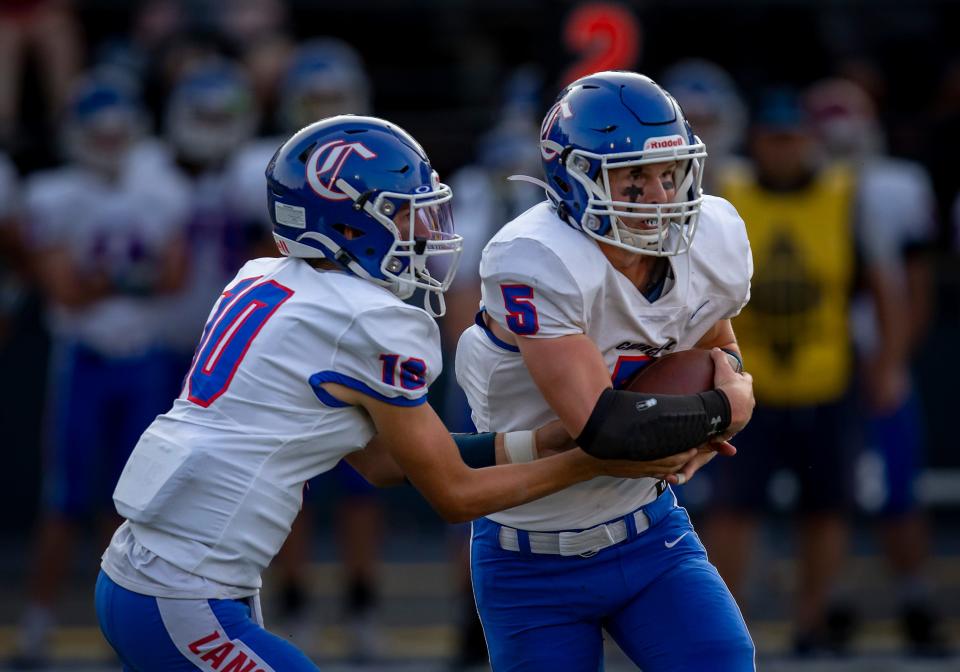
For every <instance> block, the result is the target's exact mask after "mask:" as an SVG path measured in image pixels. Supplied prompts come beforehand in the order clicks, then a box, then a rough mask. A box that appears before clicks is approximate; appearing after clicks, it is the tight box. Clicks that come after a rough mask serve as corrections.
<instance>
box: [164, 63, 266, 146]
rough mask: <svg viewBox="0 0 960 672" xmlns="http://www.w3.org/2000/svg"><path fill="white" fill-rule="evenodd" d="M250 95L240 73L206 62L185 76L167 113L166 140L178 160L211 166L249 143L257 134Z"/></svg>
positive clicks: (221, 64) (254, 111) (251, 93)
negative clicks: (182, 158) (174, 151)
mask: <svg viewBox="0 0 960 672" xmlns="http://www.w3.org/2000/svg"><path fill="white" fill-rule="evenodd" d="M256 124H257V115H256V109H255V105H254V101H253V90H252V89H251V88H250V84H249V82H248V81H247V78H246V77H245V76H244V74H243V72H242V71H241V70H240V69H239V67H237V66H235V65H233V64H232V63H230V62H228V61H220V60H215V61H210V62H208V63H203V64H201V65H199V66H197V67H196V68H194V69H191V70H189V71H188V72H187V73H185V74H184V75H183V76H182V77H181V78H180V80H179V81H178V82H177V84H176V86H175V87H174V89H173V94H172V95H171V97H170V102H169V104H168V105H167V110H166V134H167V137H168V138H169V140H170V142H171V143H172V144H173V146H174V147H175V148H176V150H177V154H179V155H180V156H182V157H184V158H186V159H187V160H189V161H193V162H196V163H199V164H203V165H207V164H214V163H218V162H221V161H224V160H226V159H227V158H228V157H229V156H230V154H231V153H232V152H233V151H234V150H236V149H237V148H238V147H240V146H241V145H242V144H243V143H244V142H246V141H247V140H249V139H250V138H251V137H252V136H253V134H254V131H255V130H256Z"/></svg>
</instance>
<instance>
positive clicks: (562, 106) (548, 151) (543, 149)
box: [540, 100, 573, 161]
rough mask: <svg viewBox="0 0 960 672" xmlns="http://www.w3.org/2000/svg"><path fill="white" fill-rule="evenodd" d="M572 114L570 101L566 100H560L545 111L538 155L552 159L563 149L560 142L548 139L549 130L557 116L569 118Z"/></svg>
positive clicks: (545, 158)
mask: <svg viewBox="0 0 960 672" xmlns="http://www.w3.org/2000/svg"><path fill="white" fill-rule="evenodd" d="M572 116H573V110H571V109H570V103H569V102H567V101H566V100H561V101H560V102H559V103H557V104H556V105H554V106H553V109H551V110H550V111H549V112H548V113H547V116H546V118H545V119H544V120H543V127H542V128H541V130H540V155H541V156H542V157H543V158H544V160H546V161H553V160H554V159H555V158H556V157H557V155H558V154H560V152H561V151H563V147H562V146H561V145H560V144H558V143H556V142H554V141H553V140H549V139H548V138H549V136H550V131H552V130H553V125H554V124H555V123H557V117H563V118H564V119H569V118H570V117H572Z"/></svg>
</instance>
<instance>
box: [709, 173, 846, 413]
mask: <svg viewBox="0 0 960 672" xmlns="http://www.w3.org/2000/svg"><path fill="white" fill-rule="evenodd" d="M721 192H722V195H723V197H724V198H726V199H727V200H729V201H730V202H731V203H733V205H734V206H735V207H736V208H737V210H738V211H739V212H740V215H741V216H742V217H743V220H744V221H745V222H746V225H747V235H748V236H749V238H750V247H751V249H752V250H753V260H754V275H753V283H752V291H751V299H750V303H749V304H748V305H747V307H746V308H745V309H744V310H743V312H742V313H741V314H740V316H739V317H737V318H736V319H735V320H734V329H735V330H736V334H737V340H738V341H739V343H740V347H741V349H742V351H743V357H744V362H745V366H746V368H747V370H749V371H750V372H751V373H752V374H753V377H754V390H755V392H756V396H757V400H758V402H759V403H761V404H763V403H767V404H772V405H777V406H801V405H802V406H805V405H812V404H820V403H828V402H831V401H835V400H837V399H838V398H839V397H841V396H842V395H843V394H844V392H845V391H846V389H847V387H848V385H849V384H850V377H851V375H852V368H853V361H852V359H853V358H852V351H851V345H850V333H849V324H848V317H849V316H848V312H849V299H850V294H851V291H852V283H853V281H854V274H855V265H856V251H855V243H854V222H853V196H854V179H853V175H852V174H851V173H850V171H849V170H846V169H844V168H842V167H832V168H829V169H825V170H823V171H821V173H820V174H819V175H818V176H817V178H816V179H815V180H814V181H813V182H812V183H811V184H810V185H809V186H808V187H806V188H805V189H801V190H798V191H795V192H789V193H777V192H770V191H767V190H764V189H762V188H761V187H759V186H758V185H757V183H756V180H755V179H754V178H753V176H752V175H750V174H749V173H747V172H745V171H737V172H733V171H731V172H730V173H728V174H727V175H725V176H724V177H723V180H722V182H721Z"/></svg>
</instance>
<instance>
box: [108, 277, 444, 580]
mask: <svg viewBox="0 0 960 672" xmlns="http://www.w3.org/2000/svg"><path fill="white" fill-rule="evenodd" d="M440 368H441V358H440V335H439V330H438V328H437V324H436V322H435V321H434V320H433V318H431V317H430V316H429V315H428V314H427V313H426V312H425V311H424V310H422V309H421V308H417V307H414V306H410V305H407V304H404V303H403V302H402V301H400V300H399V299H398V298H397V297H395V296H394V295H393V294H391V293H390V292H389V291H388V290H386V289H384V288H382V287H379V286H377V285H374V284H373V283H371V282H369V281H367V280H362V279H360V278H357V277H355V276H353V275H349V274H347V273H342V272H337V271H322V272H321V271H317V270H316V269H314V268H313V267H311V266H310V265H309V264H308V263H307V262H305V261H303V260H301V259H294V258H283V259H256V260H253V261H250V262H248V263H247V264H246V265H244V266H243V268H242V269H241V270H240V273H239V274H238V275H237V277H236V279H235V280H234V282H233V283H232V284H231V285H230V286H229V287H228V288H227V290H225V291H224V293H223V295H222V296H221V298H220V299H219V301H218V302H217V304H216V305H215V306H214V308H213V310H212V312H211V314H210V319H209V320H208V322H207V326H206V328H205V329H204V336H203V339H202V340H201V342H200V345H199V346H198V349H197V354H196V355H195V357H194V364H193V368H192V369H191V371H190V373H189V375H188V376H187V381H186V384H185V386H184V390H183V393H182V394H181V396H180V397H179V398H178V399H177V400H176V401H175V402H174V405H173V408H172V409H170V411H168V412H167V413H165V414H164V415H161V416H159V417H158V418H157V419H156V420H155V421H154V422H153V424H152V425H150V427H149V428H148V429H147V431H146V432H144V434H143V436H142V437H141V438H140V441H139V443H138V444H137V446H136V448H135V449H134V451H133V454H132V455H131V456H130V459H129V461H128V462H127V465H126V467H125V468H124V470H123V474H122V475H121V477H120V481H119V483H118V484H117V487H116V490H115V492H114V502H115V504H116V507H117V511H118V512H119V513H120V514H121V515H122V516H123V517H125V518H126V519H127V520H128V524H127V525H126V526H125V527H126V528H128V529H129V534H132V536H133V537H134V538H135V540H136V542H137V544H139V545H140V546H142V547H144V548H146V549H148V550H149V551H150V552H151V553H153V554H156V556H158V557H159V558H160V559H162V561H165V562H167V563H169V564H170V565H172V566H174V567H176V568H178V569H179V570H182V571H183V572H187V573H189V574H190V575H194V576H199V577H203V578H205V579H210V580H212V581H214V582H218V583H219V584H223V585H225V586H234V587H240V588H245V589H247V590H248V591H255V590H256V589H258V588H259V586H260V573H261V572H262V571H263V569H264V568H265V567H266V566H267V565H268V564H269V563H270V561H271V559H272V558H273V556H274V555H276V553H277V552H278V551H279V550H280V547H281V546H282V545H283V542H284V540H285V539H286V537H287V535H288V534H289V532H290V526H291V525H292V523H293V520H294V518H295V517H296V515H297V513H298V511H299V510H300V505H301V501H302V494H303V484H304V483H305V482H306V481H307V480H309V479H310V478H312V477H314V476H316V475H317V474H320V473H323V472H325V471H327V470H329V469H332V468H333V467H334V466H335V465H336V464H337V462H339V461H340V459H342V458H343V457H344V456H345V455H347V454H349V453H351V452H354V451H356V450H359V449H361V448H363V447H364V446H365V445H366V443H367V442H368V441H369V440H370V439H371V437H372V436H373V435H374V433H375V430H374V426H373V423H372V422H371V420H370V417H369V416H368V415H367V414H366V413H365V412H364V411H363V410H362V409H359V408H355V407H353V406H349V405H346V404H344V403H342V402H340V401H338V400H337V399H336V398H334V397H332V396H331V395H329V394H328V393H327V392H326V391H325V390H323V389H322V387H321V385H322V384H323V383H325V382H334V383H340V384H343V385H346V386H348V387H351V388H353V389H357V390H360V391H363V392H365V393H366V394H369V395H371V396H373V397H375V398H378V399H382V400H384V401H387V402H388V403H394V404H399V405H404V406H411V405H416V404H420V403H423V402H425V401H426V393H427V387H428V386H429V384H430V383H431V382H432V381H433V380H434V379H435V378H436V376H437V375H438V374H439V373H440ZM114 545H115V546H116V548H113V547H112V548H111V549H108V552H107V555H106V556H105V560H104V568H105V569H106V571H107V573H108V574H110V576H111V577H112V578H114V580H116V581H117V582H118V583H120V584H121V585H130V584H131V582H132V580H131V579H130V578H129V577H130V574H132V573H133V572H131V565H130V563H129V562H127V563H126V565H124V566H122V567H120V568H119V570H118V569H116V568H114V569H111V567H112V563H113V564H117V563H119V564H123V563H124V562H125V561H124V558H128V557H129V546H130V544H129V539H128V533H126V532H124V528H121V531H120V532H118V537H115V539H114ZM141 574H142V572H141ZM167 574H168V575H169V574H170V573H167ZM125 578H126V581H125ZM169 588H172V589H175V588H176V586H170V587H169ZM131 589H133V588H131ZM168 594H169V593H168ZM190 596H191V597H205V596H204V595H197V594H192V595H190ZM217 596H218V595H217V594H214V595H208V596H206V597H217Z"/></svg>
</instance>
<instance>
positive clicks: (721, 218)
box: [456, 196, 753, 672]
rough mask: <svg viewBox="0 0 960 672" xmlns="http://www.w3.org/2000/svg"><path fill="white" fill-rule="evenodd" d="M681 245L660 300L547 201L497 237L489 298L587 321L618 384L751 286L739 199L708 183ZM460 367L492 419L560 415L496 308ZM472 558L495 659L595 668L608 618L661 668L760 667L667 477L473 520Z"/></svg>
mask: <svg viewBox="0 0 960 672" xmlns="http://www.w3.org/2000/svg"><path fill="white" fill-rule="evenodd" d="M669 259H670V265H671V272H670V273H669V274H668V278H667V281H666V285H665V286H664V288H663V291H662V294H661V296H660V297H659V298H658V299H657V300H655V301H650V300H648V299H647V298H646V297H644V295H643V294H641V293H640V292H639V291H638V290H637V288H636V287H635V286H634V285H633V284H632V283H631V282H630V281H629V280H628V279H627V278H626V277H625V276H624V275H622V274H621V273H620V272H619V271H617V270H616V269H615V268H614V267H613V266H612V265H611V264H610V262H609V261H608V260H607V258H606V257H605V256H604V255H603V253H602V251H601V250H600V248H599V246H598V244H597V243H596V242H594V241H593V240H591V239H590V238H588V237H587V236H585V235H584V234H583V233H582V232H580V231H577V230H575V229H573V228H572V227H570V226H568V225H567V224H565V223H564V222H563V221H562V220H561V219H559V218H558V216H557V214H556V210H555V208H554V207H553V206H552V205H550V204H549V203H546V202H545V203H541V204H539V205H537V206H534V207H533V208H531V209H530V210H528V211H527V212H526V213H524V214H523V215H521V216H520V217H518V218H517V219H515V220H513V221H512V222H510V223H509V224H507V225H506V226H504V227H503V228H502V229H501V230H500V232H499V233H498V234H497V235H496V236H494V238H493V239H492V240H491V241H490V243H489V244H488V245H487V247H486V248H485V250H484V252H483V260H482V263H481V267H480V273H481V278H482V283H483V284H482V296H483V310H484V311H485V312H486V313H487V315H488V316H489V319H492V320H495V321H496V322H497V323H498V324H499V325H500V326H501V327H503V328H504V329H509V330H510V331H512V332H513V333H516V334H518V335H522V336H525V337H529V338H557V337H562V336H568V335H574V334H585V335H587V336H589V337H590V339H591V340H592V341H593V342H594V343H595V344H596V345H597V347H598V349H599V350H600V352H601V353H602V355H603V357H604V360H605V362H606V364H607V367H608V368H609V369H610V372H611V376H612V378H613V381H614V385H615V386H616V385H619V384H620V383H622V382H624V381H625V380H626V379H628V378H629V377H630V376H631V375H632V374H634V373H635V372H636V371H637V370H638V369H639V368H641V367H642V366H644V365H646V364H647V363H648V362H649V361H650V360H651V359H652V358H654V357H656V356H658V355H660V354H663V353H668V352H674V351H678V350H684V349H689V348H691V347H693V346H694V345H695V344H696V343H697V341H698V340H699V339H700V338H701V337H702V336H703V335H704V334H705V333H706V332H707V331H708V330H709V329H710V328H711V327H713V326H714V325H715V324H716V323H717V321H719V320H723V319H727V318H730V317H733V316H734V315H736V314H738V313H739V312H740V309H741V308H742V307H743V305H744V304H745V303H746V302H747V300H748V299H749V293H750V276H751V272H752V261H751V254H750V247H749V243H748V241H747V237H746V232H745V229H744V225H743V221H742V220H741V219H740V217H739V216H738V215H737V212H736V210H735V209H734V208H733V207H732V206H731V205H730V204H729V203H728V202H726V201H724V200H722V199H719V198H715V197H710V196H707V197H705V202H704V204H703V207H702V211H701V214H700V221H699V225H698V230H697V240H696V243H695V244H694V245H693V246H692V247H691V249H690V251H689V252H687V253H686V254H680V255H677V256H673V257H670V258H669ZM532 260H533V263H532ZM456 371H457V379H458V380H459V382H460V384H461V385H462V386H463V388H464V390H465V392H466V394H467V398H468V400H469V402H470V406H471V408H472V411H473V420H474V422H475V423H476V426H477V429H478V430H479V431H498V432H499V431H511V430H517V429H523V428H525V427H536V426H540V425H543V424H544V423H546V422H549V421H551V420H554V419H555V418H556V414H555V413H554V411H553V410H552V409H551V408H550V406H549V405H548V404H547V402H546V401H545V400H544V398H543V397H542V395H541V394H540V392H539V390H538V389H537V386H536V384H535V383H534V381H533V378H532V377H531V376H530V373H529V371H528V370H527V368H526V367H525V365H524V362H523V358H522V356H521V354H520V352H519V349H518V348H517V347H515V346H511V345H509V344H507V343H505V342H503V341H502V340H500V339H498V338H496V337H495V336H494V334H493V333H492V332H491V331H489V329H488V328H487V327H486V325H485V323H484V321H483V316H482V315H481V316H480V317H479V318H478V321H477V324H476V325H475V326H473V327H471V328H470V329H468V330H467V331H465V332H464V334H463V336H462V338H461V339H460V344H459V347H458V350H457V359H456ZM472 570H473V584H474V592H475V595H476V599H477V606H478V609H479V612H480V617H481V620H482V622H483V626H484V631H485V634H486V637H487V644H488V647H489V650H490V655H491V660H492V662H493V668H494V670H496V671H497V672H502V671H504V670H545V669H554V670H596V669H597V668H598V667H599V666H600V665H601V660H602V643H603V640H602V633H601V626H602V627H603V628H604V629H606V630H607V632H609V633H610V635H611V636H612V637H613V638H614V639H615V640H616V641H617V643H618V644H619V645H620V647H621V648H622V649H623V650H624V651H625V652H626V653H627V655H629V656H630V657H631V659H632V660H633V661H634V662H635V663H637V665H639V666H640V667H642V668H643V669H644V670H646V671H648V672H649V671H654V670H701V669H704V668H703V665H704V660H707V659H710V660H713V661H715V662H716V664H717V667H716V668H715V669H725V670H728V669H745V668H744V665H745V664H748V665H749V667H747V668H746V669H752V651H753V647H752V643H751V640H750V636H749V634H748V632H747V630H746V626H745V625H744V622H743V619H742V617H741V615H740V612H739V610H738V609H737V606H736V604H735V602H734V601H733V598H732V597H731V595H730V593H729V591H728V590H727V589H726V587H725V585H724V584H723V581H722V580H721V579H720V577H719V575H718V574H717V572H716V570H715V569H714V567H713V566H712V565H711V564H710V563H709V562H708V561H707V558H706V552H705V550H704V548H703V546H702V544H701V543H700V540H699V539H698V538H697V535H696V533H695V532H693V528H692V527H691V525H690V520H689V518H688V516H687V513H686V511H685V510H684V509H683V508H680V507H678V506H677V504H676V499H675V497H674V495H673V493H672V492H671V491H670V490H669V488H667V489H666V491H662V490H659V489H658V487H657V481H656V480H654V479H649V478H648V479H639V480H627V479H619V478H609V477H601V478H595V479H593V480H590V481H587V482H584V483H579V484H577V485H574V486H571V487H569V488H567V489H565V490H563V491H561V492H558V493H556V494H553V495H550V496H547V497H544V498H542V499H539V500H537V501H534V502H531V503H529V504H525V505H523V506H519V507H515V508H513V509H509V510H506V511H501V512H499V513H497V514H494V515H491V516H488V517H486V518H482V519H479V520H477V521H474V524H473V541H472ZM673 605H677V608H673ZM680 605H682V608H680ZM737 661H739V662H737ZM743 661H747V662H746V663H744V662H743Z"/></svg>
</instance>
